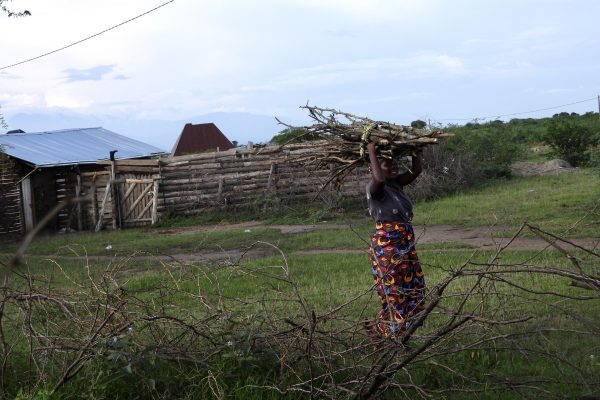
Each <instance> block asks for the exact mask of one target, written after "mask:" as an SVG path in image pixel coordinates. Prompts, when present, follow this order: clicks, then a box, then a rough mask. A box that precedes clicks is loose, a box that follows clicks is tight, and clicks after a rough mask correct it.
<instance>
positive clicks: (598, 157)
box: [586, 146, 600, 171]
mask: <svg viewBox="0 0 600 400" xmlns="http://www.w3.org/2000/svg"><path fill="white" fill-rule="evenodd" d="M586 153H587V154H586V155H587V157H588V161H587V166H588V167H590V168H594V169H596V170H598V171H600V146H595V147H590V148H589V149H588V150H587V151H586Z"/></svg>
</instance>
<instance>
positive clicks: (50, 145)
mask: <svg viewBox="0 0 600 400" xmlns="http://www.w3.org/2000/svg"><path fill="white" fill-rule="evenodd" d="M0 146H1V147H2V151H4V153H6V154H8V155H9V156H11V157H14V158H18V159H20V160H22V161H25V162H26V163H28V164H31V165H33V166H36V167H54V166H59V165H72V164H94V163H95V162H96V160H106V159H108V158H109V157H110V154H109V153H110V151H111V150H118V152H117V153H115V158H116V159H127V158H139V157H148V156H152V155H156V154H164V153H165V152H164V151H163V150H161V149H159V148H157V147H154V146H151V145H149V144H146V143H143V142H140V141H138V140H135V139H131V138H128V137H125V136H123V135H119V134H118V133H115V132H111V131H109V130H107V129H104V128H81V129H62V130H58V131H48V132H32V133H11V134H6V135H0Z"/></svg>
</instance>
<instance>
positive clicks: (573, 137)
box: [544, 114, 599, 166]
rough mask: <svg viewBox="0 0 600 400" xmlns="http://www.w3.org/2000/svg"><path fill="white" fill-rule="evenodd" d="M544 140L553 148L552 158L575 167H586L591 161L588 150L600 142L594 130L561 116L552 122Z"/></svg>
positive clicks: (557, 116)
mask: <svg viewBox="0 0 600 400" xmlns="http://www.w3.org/2000/svg"><path fill="white" fill-rule="evenodd" d="M544 139H545V141H546V142H547V143H548V145H550V147H551V148H552V156H555V157H560V158H562V159H564V160H566V161H568V162H569V163H570V164H571V165H573V166H580V165H585V164H586V163H587V162H588V161H589V160H590V152H589V151H588V149H589V148H590V147H593V146H595V145H596V144H597V143H598V141H599V140H598V134H597V133H594V131H593V130H592V128H590V127H589V126H586V125H583V124H581V123H578V122H576V121H575V120H573V119H570V118H566V117H565V116H562V115H561V114H558V115H556V116H555V117H554V118H552V120H550V122H549V123H548V130H547V132H546V135H545V137H544Z"/></svg>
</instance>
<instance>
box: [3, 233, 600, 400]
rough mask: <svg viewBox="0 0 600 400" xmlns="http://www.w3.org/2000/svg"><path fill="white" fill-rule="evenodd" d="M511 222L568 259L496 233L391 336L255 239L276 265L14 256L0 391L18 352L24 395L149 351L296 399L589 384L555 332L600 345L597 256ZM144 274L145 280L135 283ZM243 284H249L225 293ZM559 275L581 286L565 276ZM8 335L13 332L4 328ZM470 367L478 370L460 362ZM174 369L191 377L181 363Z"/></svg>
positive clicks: (127, 364)
mask: <svg viewBox="0 0 600 400" xmlns="http://www.w3.org/2000/svg"><path fill="white" fill-rule="evenodd" d="M525 229H529V230H531V231H532V232H534V233H536V234H538V235H543V236H544V237H546V238H548V242H549V245H551V246H552V247H553V248H557V249H559V251H560V253H561V254H562V255H563V256H565V257H566V259H567V260H568V263H565V265H553V264H551V263H550V264H549V263H547V262H546V263H545V262H544V260H545V258H543V257H542V258H540V261H539V262H537V263H535V262H532V260H527V261H526V262H518V263H506V262H502V260H503V258H504V256H505V253H506V252H507V251H509V250H510V243H511V242H510V241H509V243H508V244H507V245H506V246H504V247H499V248H498V251H497V252H496V254H494V256H493V257H492V258H491V259H490V260H489V261H488V262H481V261H476V260H475V259H474V258H471V259H469V260H467V261H465V262H464V263H463V264H462V265H460V266H458V267H455V268H454V269H452V270H451V271H449V272H447V276H445V277H443V278H441V279H438V281H439V283H438V284H436V285H433V286H431V287H430V289H429V294H428V298H427V302H428V306H427V307H426V310H425V311H424V312H423V313H421V314H420V315H419V316H418V317H417V318H418V319H417V320H416V321H415V323H414V324H413V326H412V327H411V328H410V329H408V330H407V331H406V332H405V334H404V336H403V337H402V338H401V339H400V341H399V342H398V343H394V342H390V341H383V340H382V341H381V342H380V343H372V342H371V341H370V340H369V339H368V338H367V337H366V336H365V334H364V332H363V331H362V324H361V321H362V320H364V319H365V318H369V317H367V316H370V315H371V314H372V311H367V310H368V309H371V310H372V309H373V306H374V304H373V299H370V298H369V294H370V291H368V290H366V291H361V290H360V289H359V290H356V291H354V292H353V293H347V294H345V295H341V296H339V297H333V296H332V298H331V302H332V303H331V304H330V305H329V306H328V307H327V309H325V310H323V309H318V308H317V307H315V306H314V305H312V304H311V301H309V299H308V298H307V297H306V296H305V295H304V294H303V292H302V290H301V286H300V285H299V284H298V282H297V281H296V280H295V279H294V277H293V274H292V271H291V269H290V267H289V265H288V262H287V258H286V256H285V255H284V254H283V253H282V252H280V251H279V250H278V249H276V248H275V246H273V245H271V244H268V243H256V246H267V247H272V248H275V249H276V250H277V251H278V252H279V255H280V262H277V263H275V264H276V265H266V266H260V267H249V266H247V265H246V263H245V262H244V260H243V259H240V260H237V261H231V260H229V261H227V262H224V263H221V264H214V263H213V264H186V263H182V262H172V263H171V262H170V263H166V262H164V261H158V260H157V261H156V264H157V265H160V268H159V272H157V271H148V270H144V271H142V273H141V274H140V275H141V276H137V274H132V272H131V271H130V268H131V264H132V262H133V260H134V257H133V258H124V259H121V260H118V259H117V260H114V261H113V262H111V263H110V264H109V265H108V266H106V267H105V268H103V269H102V270H93V269H92V267H90V265H89V264H87V263H86V265H85V266H84V267H85V269H86V274H85V278H83V279H82V278H81V277H80V275H81V274H77V273H76V272H69V270H68V269H67V268H63V267H61V266H60V264H58V263H55V264H54V265H56V267H57V268H58V274H56V271H54V272H53V273H52V274H48V273H47V271H29V270H28V268H27V265H26V263H25V264H23V263H21V264H14V265H13V267H14V270H13V271H12V272H11V273H12V279H11V280H10V281H9V280H7V281H6V282H11V284H10V285H8V284H6V285H5V287H3V296H2V299H1V301H0V310H1V311H2V313H1V314H0V339H1V340H0V342H1V346H2V349H1V350H2V352H1V353H0V357H1V359H0V364H1V365H2V370H1V378H2V380H1V382H0V383H1V384H2V390H3V392H4V394H6V395H7V394H9V392H8V391H9V384H8V382H10V381H11V380H12V378H14V374H15V373H16V372H15V371H16V370H15V369H14V368H13V367H14V366H15V365H17V364H18V361H17V360H18V359H19V358H21V359H22V357H24V356H26V358H27V359H28V360H29V365H30V367H29V368H30V370H31V372H32V373H33V375H32V377H31V378H30V379H29V380H27V381H25V383H23V384H24V385H27V388H28V390H29V391H34V390H35V389H36V388H37V387H50V388H53V390H54V391H55V392H57V393H59V392H60V391H61V390H64V388H65V386H67V385H68V384H69V382H70V381H72V380H73V379H75V378H76V377H77V375H78V374H82V373H85V371H86V370H89V369H93V368H94V366H95V365H97V363H98V362H99V361H101V360H104V361H107V360H108V361H110V362H113V363H115V364H116V365H117V366H120V367H121V368H124V369H126V370H128V371H144V369H143V368H141V367H139V365H140V363H142V362H144V360H149V359H152V360H159V361H160V362H163V363H168V364H169V365H172V366H175V368H181V369H182V372H181V376H188V377H189V379H191V380H194V381H196V382H204V383H205V384H206V385H208V387H209V390H212V391H213V393H214V395H215V397H219V396H221V395H223V390H224V389H223V387H222V383H221V384H220V383H219V380H218V375H215V371H218V368H219V365H222V360H223V359H224V358H225V357H235V358H238V359H244V360H247V362H248V363H251V364H252V363H254V364H256V365H260V366H261V368H263V369H265V370H275V371H277V374H278V378H277V379H276V380H274V381H273V382H266V383H265V384H264V385H262V386H260V388H262V390H274V391H277V392H279V393H299V394H304V395H306V397H310V398H331V399H337V398H348V397H351V398H356V399H369V398H378V397H379V396H381V395H382V394H383V393H385V392H387V391H394V392H395V393H404V394H405V395H407V396H408V395H414V396H418V397H421V398H429V397H436V398H437V397H440V396H445V395H451V394H452V393H454V392H456V393H462V394H476V393H483V392H486V393H490V392H494V391H506V390H509V391H513V392H514V393H515V394H517V395H528V396H534V397H535V396H538V397H547V396H550V395H552V392H549V391H548V386H549V382H551V381H552V382H555V383H556V384H562V385H563V386H564V387H566V388H568V389H569V390H579V391H581V392H582V393H584V394H591V393H598V390H600V386H599V385H600V382H598V380H597V375H594V373H593V372H594V371H597V368H598V367H597V366H596V367H593V366H592V367H590V368H591V369H590V368H586V367H584V366H583V365H582V357H583V356H582V355H581V354H580V353H577V352H574V353H572V352H570V350H569V349H568V348H565V347H564V343H563V342H564V340H565V338H566V337H568V338H569V339H570V340H571V341H574V342H575V343H585V346H586V347H589V348H590V349H594V348H597V347H598V345H599V344H600V343H598V337H599V333H600V319H599V315H600V313H598V312H597V311H598V300H599V299H600V277H599V267H598V265H599V263H600V256H599V254H598V252H597V251H596V250H594V249H587V248H581V247H574V246H571V245H570V244H569V242H568V241H567V240H564V239H561V238H560V237H558V236H556V235H552V234H550V233H548V232H544V231H543V230H541V229H540V228H537V227H535V226H531V225H529V224H524V225H523V226H522V228H521V229H519V231H518V232H517V234H520V233H521V232H522V231H523V230H525ZM445 268H448V266H445ZM160 271H162V272H160ZM165 271H166V272H165ZM150 272H154V273H156V274H157V275H155V276H156V277H160V278H159V279H150V281H149V282H152V283H149V282H148V281H145V280H144V276H145V275H147V274H148V273H150ZM440 272H441V271H440ZM59 274H60V275H63V277H64V278H65V279H64V280H63V281H62V282H63V283H61V280H59V279H57V278H56V276H57V275H59ZM49 276H54V278H52V280H50V278H49ZM248 281H251V282H252V284H253V285H255V287H256V290H249V291H248V292H247V293H245V292H241V291H240V290H238V289H237V288H238V287H239V285H240V284H241V283H242V282H248ZM571 281H572V282H577V284H578V285H579V286H580V287H585V289H580V287H573V286H568V282H571ZM245 287H247V286H245ZM548 287H552V290H548ZM15 330H17V331H20V332H21V333H22V336H21V335H17V336H15V335H14V334H9V332H11V331H12V332H14V331H15ZM23 338H26V343H27V345H26V346H22V343H25V342H23V340H24V339H23ZM594 346H596V347H594ZM580 350H581V349H580ZM592 355H593V354H592ZM515 358H518V359H521V360H522V362H526V363H533V364H535V362H536V360H542V361H543V362H545V363H547V365H550V366H551V367H549V368H547V369H550V370H551V371H552V373H551V375H549V376H546V375H544V374H543V373H540V374H530V375H521V376H518V375H514V374H513V375H511V373H510V370H511V368H506V369H503V362H509V361H508V360H513V359H515ZM486 360H487V361H486ZM494 360H495V361H494ZM502 360H504V361H502ZM475 361H477V362H480V363H481V364H482V365H483V367H482V368H483V370H482V369H479V370H478V369H477V368H469V367H468V363H473V362H475ZM486 365H487V367H486ZM190 366H193V369H194V371H196V374H195V375H190V374H189V372H185V371H187V370H186V368H188V367H190ZM138 367H139V368H138ZM594 368H596V369H595V370H594ZM138 373H140V374H141V373H142V372H138ZM594 376H596V378H595V377H594ZM442 377H446V378H445V379H442ZM182 379H183V378H182ZM449 382H452V383H451V384H450V383H449ZM257 387H258V386H257Z"/></svg>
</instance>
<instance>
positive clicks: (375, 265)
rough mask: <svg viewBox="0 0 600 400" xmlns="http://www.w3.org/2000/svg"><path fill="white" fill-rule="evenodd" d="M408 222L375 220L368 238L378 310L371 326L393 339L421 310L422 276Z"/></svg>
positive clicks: (413, 236) (423, 288)
mask: <svg viewBox="0 0 600 400" xmlns="http://www.w3.org/2000/svg"><path fill="white" fill-rule="evenodd" d="M414 244H415V234H414V231H413V226H412V224H411V223H403V222H388V221H377V223H376V225H375V233H374V234H373V237H372V238H371V251H370V253H371V272H372V274H373V278H374V280H375V285H374V287H375V290H376V291H377V294H378V295H379V298H380V299H381V303H382V306H381V310H380V311H379V313H378V314H377V318H376V319H375V329H376V330H377V332H379V333H380V334H381V335H383V336H385V337H388V338H390V339H396V338H397V337H398V336H401V335H402V333H403V332H404V331H405V330H406V329H407V328H408V327H409V326H410V324H411V320H413V319H414V318H412V317H413V316H414V315H415V314H417V313H418V312H420V311H422V310H423V309H424V297H425V277H424V276H423V270H422V269H421V264H420V263H419V258H418V256H417V252H416V250H415V246H414Z"/></svg>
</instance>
